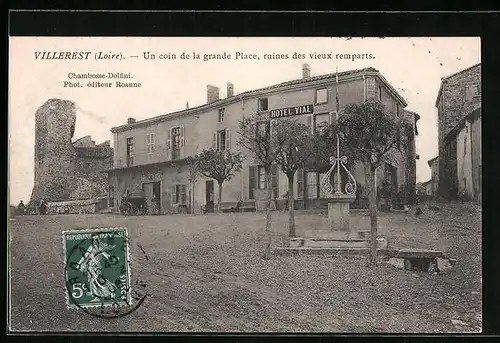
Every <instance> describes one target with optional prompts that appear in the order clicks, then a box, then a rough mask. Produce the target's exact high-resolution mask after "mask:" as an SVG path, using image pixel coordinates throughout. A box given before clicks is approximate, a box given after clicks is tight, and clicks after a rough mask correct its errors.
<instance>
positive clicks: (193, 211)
mask: <svg viewBox="0 0 500 343" xmlns="http://www.w3.org/2000/svg"><path fill="white" fill-rule="evenodd" d="M191 192H192V195H191V214H194V213H195V210H194V181H193V187H192V190H191Z"/></svg>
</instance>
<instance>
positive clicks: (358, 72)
mask: <svg viewBox="0 0 500 343" xmlns="http://www.w3.org/2000/svg"><path fill="white" fill-rule="evenodd" d="M367 74H368V75H374V76H377V77H378V78H379V79H380V80H381V81H382V82H383V83H384V84H385V86H386V87H387V88H388V89H389V91H390V92H392V93H393V95H394V96H395V97H396V98H397V99H398V100H399V101H400V102H401V103H402V104H403V105H404V107H406V106H407V105H408V104H407V102H406V100H405V99H404V98H403V97H402V96H401V95H400V94H399V93H398V92H397V90H396V89H395V88H394V87H393V86H392V85H391V84H390V83H389V81H387V80H386V79H385V78H384V77H383V76H382V74H380V72H379V71H378V70H377V69H375V68H373V67H368V68H362V69H353V70H347V71H343V72H339V73H330V74H323V75H318V76H313V77H308V78H301V79H295V80H291V81H285V82H281V83H278V84H275V85H271V86H267V87H263V88H258V89H254V90H251V91H246V92H243V93H239V94H235V95H233V96H232V97H229V98H225V99H220V100H217V101H214V102H211V103H208V104H203V105H200V106H196V107H192V108H189V109H184V110H181V111H177V112H172V113H167V114H162V115H159V116H155V117H152V118H148V119H143V120H139V121H136V122H135V123H132V124H124V125H120V126H116V127H113V128H111V132H117V131H122V130H124V129H128V128H132V127H135V126H140V125H141V124H142V125H144V124H146V123H149V122H156V121H160V120H163V119H165V118H168V117H174V116H179V115H187V114H195V113H198V112H200V111H202V110H204V109H209V108H211V107H216V106H221V105H224V104H229V103H232V102H235V101H239V100H240V99H241V98H243V97H252V96H254V95H258V94H260V93H266V92H269V91H273V90H277V89H280V88H287V87H293V86H298V85H303V84H304V85H307V84H310V83H314V82H317V81H322V80H329V79H335V78H336V77H337V76H338V78H339V81H340V80H342V79H344V80H345V79H351V78H356V77H362V76H363V75H367Z"/></svg>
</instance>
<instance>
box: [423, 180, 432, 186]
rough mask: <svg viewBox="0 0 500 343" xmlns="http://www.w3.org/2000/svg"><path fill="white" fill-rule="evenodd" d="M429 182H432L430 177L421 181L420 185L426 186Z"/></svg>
mask: <svg viewBox="0 0 500 343" xmlns="http://www.w3.org/2000/svg"><path fill="white" fill-rule="evenodd" d="M431 182H432V179H430V180H427V181H424V182H422V183H421V184H422V186H427V185H428V184H429V183H431Z"/></svg>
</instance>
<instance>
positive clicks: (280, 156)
mask: <svg viewBox="0 0 500 343" xmlns="http://www.w3.org/2000/svg"><path fill="white" fill-rule="evenodd" d="M273 131H275V135H276V144H278V145H279V146H280V147H281V149H279V150H278V151H277V153H276V163H277V164H278V165H279V166H280V168H281V171H282V172H283V173H284V174H285V175H286V176H287V178H288V231H289V236H290V237H295V236H296V233H295V212H294V199H295V196H294V194H293V180H294V177H295V173H296V172H297V170H298V169H299V168H300V167H302V166H303V165H304V163H305V162H306V160H307V159H308V156H310V149H311V141H312V137H311V134H310V129H309V127H307V126H306V125H304V124H302V123H300V122H298V121H297V120H295V119H289V118H283V119H277V120H276V124H275V129H274V130H273Z"/></svg>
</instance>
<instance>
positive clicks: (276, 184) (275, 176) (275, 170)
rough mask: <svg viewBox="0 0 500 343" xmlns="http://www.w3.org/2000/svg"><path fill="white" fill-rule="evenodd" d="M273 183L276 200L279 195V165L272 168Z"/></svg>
mask: <svg viewBox="0 0 500 343" xmlns="http://www.w3.org/2000/svg"><path fill="white" fill-rule="evenodd" d="M271 183H272V188H273V196H274V199H277V198H278V194H279V173H278V166H277V165H273V166H272V179H271Z"/></svg>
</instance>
